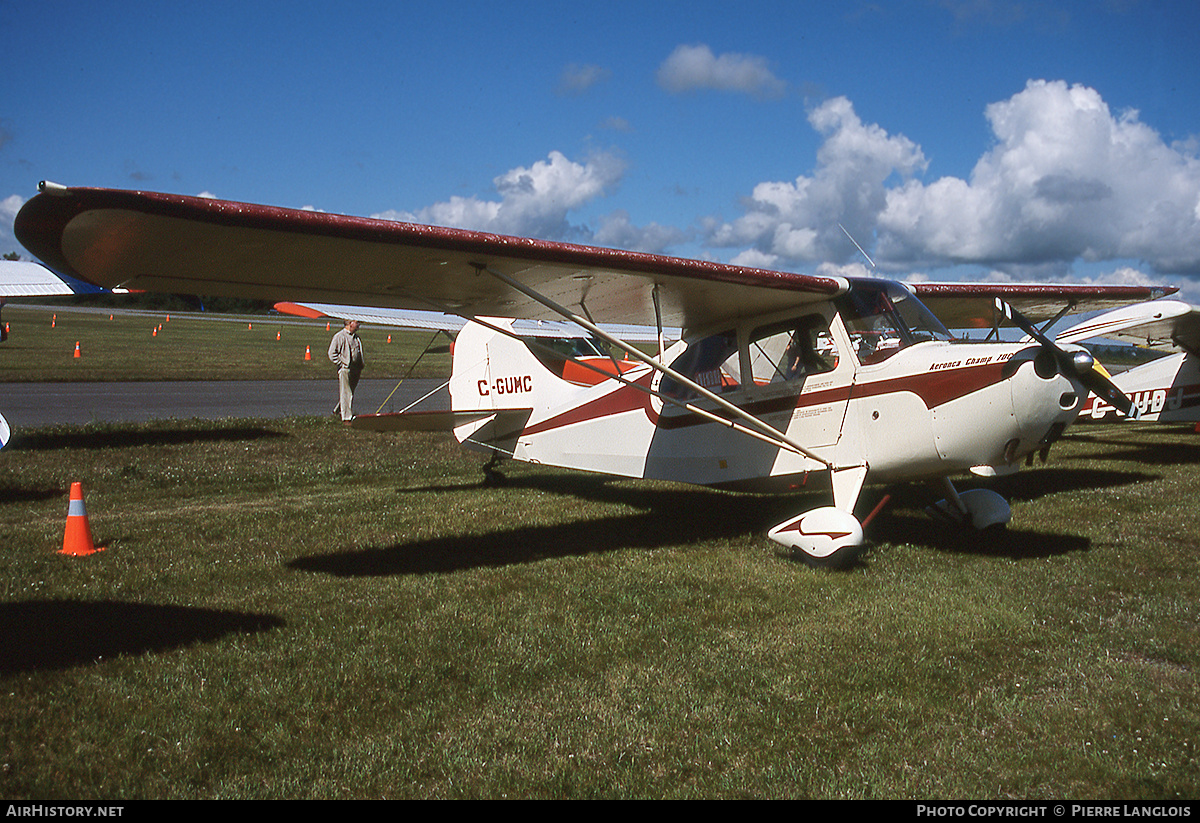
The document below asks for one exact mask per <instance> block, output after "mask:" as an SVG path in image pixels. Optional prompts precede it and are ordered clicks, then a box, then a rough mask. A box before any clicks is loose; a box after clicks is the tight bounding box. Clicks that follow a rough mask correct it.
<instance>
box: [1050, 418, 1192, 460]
mask: <svg viewBox="0 0 1200 823" xmlns="http://www.w3.org/2000/svg"><path fill="white" fill-rule="evenodd" d="M1171 433H1179V434H1186V435H1187V437H1186V439H1184V440H1182V441H1180V440H1175V439H1165V438H1164V437H1163V435H1165V434H1171ZM1117 434H1118V433H1116V432H1112V431H1111V429H1110V430H1109V431H1107V432H1096V433H1095V434H1093V433H1090V432H1089V433H1084V432H1076V433H1073V434H1072V439H1073V440H1076V441H1078V442H1081V443H1089V444H1094V445H1095V446H1096V451H1094V452H1092V453H1090V454H1087V455H1081V457H1086V458H1089V459H1097V460H1120V461H1127V462H1130V463H1138V464H1140V465H1143V466H1182V465H1189V464H1192V465H1194V464H1200V439H1197V438H1196V437H1195V436H1194V430H1193V427H1192V426H1191V425H1188V426H1183V427H1178V428H1175V430H1174V432H1172V430H1171V429H1169V428H1167V427H1165V426H1162V425H1159V426H1158V427H1157V428H1155V429H1153V430H1152V431H1146V432H1145V433H1144V436H1142V437H1140V438H1138V439H1136V440H1135V439H1134V438H1132V437H1131V436H1130V435H1129V434H1123V436H1120V437H1118V436H1116V435H1117Z"/></svg>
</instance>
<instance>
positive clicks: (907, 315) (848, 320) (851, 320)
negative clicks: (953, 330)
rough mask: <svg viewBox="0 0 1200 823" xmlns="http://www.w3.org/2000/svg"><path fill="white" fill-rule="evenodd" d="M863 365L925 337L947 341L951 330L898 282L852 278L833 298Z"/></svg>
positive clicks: (923, 339) (879, 359) (882, 358)
mask: <svg viewBox="0 0 1200 823" xmlns="http://www.w3.org/2000/svg"><path fill="white" fill-rule="evenodd" d="M834 303H835V305H836V306H837V309H838V312H839V313H840V314H841V315H842V322H843V323H844V324H845V326H846V331H847V333H849V335H850V341H851V342H852V343H853V344H854V351H855V354H857V355H858V359H859V362H860V363H863V364H864V365H868V364H872V363H880V362H882V361H884V360H886V359H888V358H889V357H891V356H892V355H893V354H895V353H896V352H898V351H900V349H902V348H904V347H906V346H911V345H912V344H914V343H920V342H923V341H925V340H950V339H952V338H951V336H950V332H948V331H946V328H945V326H943V325H942V324H941V322H940V321H939V320H938V319H937V318H936V317H934V316H933V313H932V312H930V311H929V309H927V308H926V307H925V305H924V304H923V303H922V302H921V301H920V300H918V299H917V298H916V297H914V296H913V295H912V294H911V293H910V292H909V291H908V290H907V289H905V288H904V287H903V286H901V285H900V284H899V283H891V282H888V281H886V280H881V281H879V282H869V281H866V282H865V281H861V280H858V281H855V282H854V285H853V286H852V287H851V289H850V291H849V292H848V293H847V294H844V295H842V296H841V297H839V298H837V299H836V300H835V301H834Z"/></svg>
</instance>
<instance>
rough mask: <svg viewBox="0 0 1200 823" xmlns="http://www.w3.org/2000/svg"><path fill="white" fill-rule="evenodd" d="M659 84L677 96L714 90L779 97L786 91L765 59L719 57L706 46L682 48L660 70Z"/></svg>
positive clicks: (727, 55) (747, 56) (743, 55)
mask: <svg viewBox="0 0 1200 823" xmlns="http://www.w3.org/2000/svg"><path fill="white" fill-rule="evenodd" d="M657 80H658V84H659V85H660V86H661V87H662V88H664V89H666V90H667V91H669V92H672V93H676V94H678V93H681V92H687V91H695V90H698V89H714V90H717V91H736V92H744V93H746V94H753V95H757V96H763V97H777V96H779V95H781V94H783V92H784V90H785V88H786V84H785V83H784V82H783V81H782V80H780V79H779V78H778V77H776V76H775V75H774V73H772V71H771V69H770V68H769V66H768V65H767V61H766V60H765V59H764V58H762V57H756V56H754V55H751V54H735V53H727V54H721V55H716V54H713V51H712V49H711V48H709V47H708V46H706V45H704V44H699V45H694V46H678V47H677V48H676V49H675V51H673V52H671V55H670V56H669V57H667V59H666V60H664V61H663V63H662V65H661V66H659V68H658V73H657Z"/></svg>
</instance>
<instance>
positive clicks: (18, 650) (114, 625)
mask: <svg viewBox="0 0 1200 823" xmlns="http://www.w3.org/2000/svg"><path fill="white" fill-rule="evenodd" d="M282 625H283V620H281V619H280V618H278V617H274V616H271V615H263V614H250V613H245V612H232V611H221V610H217V609H203V608H194V607H184V606H159V605H153V604H148V603H123V602H119V601H111V600H101V601H75V600H31V601H22V602H16V603H0V676H3V675H11V674H17V673H20V672H30V671H48V670H60V669H66V668H71V667H73V666H80V665H87V664H91V663H96V662H99V661H100V660H102V659H108V658H114V657H118V656H120V655H142V654H153V653H155V652H164V651H169V650H171V649H178V648H182V647H184V646H190V645H192V644H193V643H210V642H213V641H215V640H219V639H220V638H222V637H225V636H226V635H230V634H244V633H250V632H263V631H270V630H272V629H277V628H279V627H281V626H282Z"/></svg>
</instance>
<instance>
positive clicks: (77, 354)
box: [75, 340, 83, 357]
mask: <svg viewBox="0 0 1200 823" xmlns="http://www.w3.org/2000/svg"><path fill="white" fill-rule="evenodd" d="M75 356H76V357H82V356H83V355H81V354H80V353H79V341H78V340H76V341H75Z"/></svg>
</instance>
